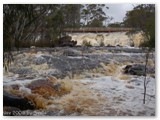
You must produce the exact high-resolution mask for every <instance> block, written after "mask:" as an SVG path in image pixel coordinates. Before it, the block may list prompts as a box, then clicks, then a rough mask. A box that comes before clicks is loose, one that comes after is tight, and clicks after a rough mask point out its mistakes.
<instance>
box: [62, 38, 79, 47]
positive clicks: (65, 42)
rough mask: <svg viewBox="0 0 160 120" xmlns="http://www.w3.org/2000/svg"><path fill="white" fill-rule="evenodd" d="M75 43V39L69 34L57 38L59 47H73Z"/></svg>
mask: <svg viewBox="0 0 160 120" xmlns="http://www.w3.org/2000/svg"><path fill="white" fill-rule="evenodd" d="M76 44H77V41H72V37H71V36H64V37H62V38H60V39H59V46H60V47H64V46H69V47H73V46H75V45H76Z"/></svg>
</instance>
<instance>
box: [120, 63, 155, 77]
mask: <svg viewBox="0 0 160 120" xmlns="http://www.w3.org/2000/svg"><path fill="white" fill-rule="evenodd" d="M123 70H124V73H125V74H131V75H139V76H140V75H145V65H141V64H133V65H126V67H125V68H124V69H123ZM146 72H147V73H154V72H155V70H154V68H153V67H149V66H147V69H146Z"/></svg>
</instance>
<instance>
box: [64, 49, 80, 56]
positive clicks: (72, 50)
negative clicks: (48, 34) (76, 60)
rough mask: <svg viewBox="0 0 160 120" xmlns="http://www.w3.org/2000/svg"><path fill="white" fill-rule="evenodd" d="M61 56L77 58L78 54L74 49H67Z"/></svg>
mask: <svg viewBox="0 0 160 120" xmlns="http://www.w3.org/2000/svg"><path fill="white" fill-rule="evenodd" d="M63 55H66V56H78V55H79V53H78V52H77V51H76V50H74V49H67V50H64V51H63Z"/></svg>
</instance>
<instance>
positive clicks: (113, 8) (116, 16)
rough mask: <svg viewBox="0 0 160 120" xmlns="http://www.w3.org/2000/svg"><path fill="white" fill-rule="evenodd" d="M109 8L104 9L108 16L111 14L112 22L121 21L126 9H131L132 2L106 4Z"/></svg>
mask: <svg viewBox="0 0 160 120" xmlns="http://www.w3.org/2000/svg"><path fill="white" fill-rule="evenodd" d="M106 6H107V7H109V9H107V10H106V14H107V15H108V16H112V17H113V20H112V21H111V22H112V23H113V22H122V21H123V18H124V17H125V14H126V11H129V10H132V9H133V4H106Z"/></svg>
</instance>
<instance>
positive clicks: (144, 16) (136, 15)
mask: <svg viewBox="0 0 160 120" xmlns="http://www.w3.org/2000/svg"><path fill="white" fill-rule="evenodd" d="M123 24H124V25H125V26H126V27H131V28H134V31H132V32H138V31H140V32H142V34H143V35H144V42H143V43H142V44H141V46H142V47H149V48H155V5H154V4H141V5H138V6H136V7H134V9H133V10H131V11H128V12H127V14H126V17H125V19H124V22H123Z"/></svg>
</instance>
